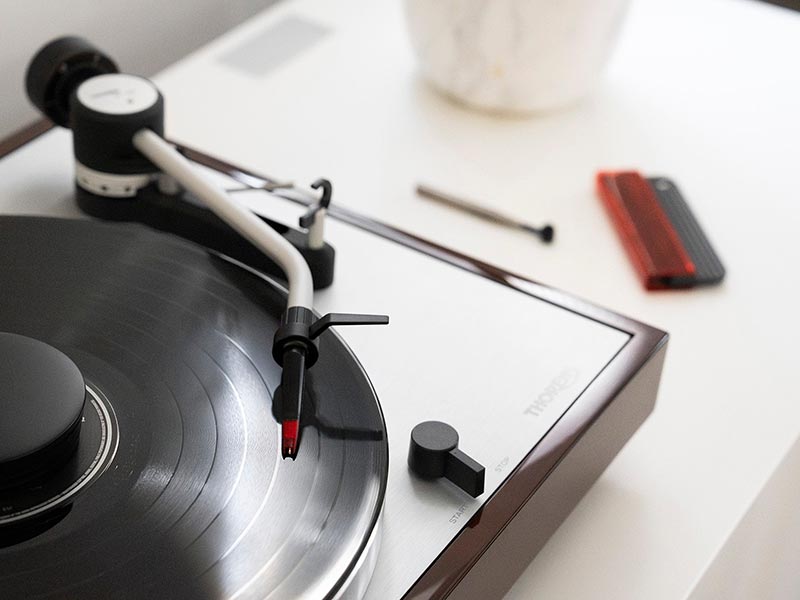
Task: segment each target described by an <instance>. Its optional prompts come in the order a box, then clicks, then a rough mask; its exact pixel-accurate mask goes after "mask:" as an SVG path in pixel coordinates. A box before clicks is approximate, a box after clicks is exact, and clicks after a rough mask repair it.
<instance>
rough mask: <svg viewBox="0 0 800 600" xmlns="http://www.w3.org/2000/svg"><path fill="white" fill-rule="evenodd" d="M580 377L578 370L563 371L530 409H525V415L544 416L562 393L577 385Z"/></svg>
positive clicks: (529, 406)
mask: <svg viewBox="0 0 800 600" xmlns="http://www.w3.org/2000/svg"><path fill="white" fill-rule="evenodd" d="M578 375H579V372H578V369H572V368H569V369H564V370H563V371H561V373H559V374H558V375H556V376H555V378H553V381H551V382H550V385H548V386H547V387H546V388H544V391H543V392H542V393H541V394H539V395H538V396H537V397H536V400H534V401H533V402H532V403H531V404H529V405H528V408H526V409H525V414H526V415H533V416H534V417H538V416H540V415H542V414H543V413H544V411H545V410H547V407H548V406H550V404H551V403H552V402H553V401H554V400H555V399H556V398H558V396H559V395H560V394H561V392H563V391H564V390H566V389H568V388H569V387H570V386H572V384H573V383H575V381H576V380H577V379H578Z"/></svg>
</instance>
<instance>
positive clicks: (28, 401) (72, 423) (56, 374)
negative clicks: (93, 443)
mask: <svg viewBox="0 0 800 600" xmlns="http://www.w3.org/2000/svg"><path fill="white" fill-rule="evenodd" d="M85 399H86V387H85V384H84V380H83V375H81V372H80V370H79V369H78V367H77V366H76V365H75V363H73V362H72V361H71V360H70V359H69V358H68V357H67V356H66V355H65V354H64V353H62V352H61V351H60V350H57V349H56V348H53V347H52V346H49V345H47V344H45V343H44V342H40V341H38V340H34V339H32V338H29V337H25V336H22V335H16V334H13V333H2V332H0V490H3V489H7V488H10V487H15V486H17V485H22V484H25V483H28V482H30V481H33V480H37V479H40V478H42V477H44V476H46V475H47V474H48V473H50V472H52V471H54V470H56V469H58V468H60V467H61V466H63V465H64V463H66V461H67V460H68V459H69V458H70V457H71V456H72V455H73V453H74V452H75V449H76V448H77V445H78V439H79V435H80V426H81V418H82V414H83V407H84V402H85Z"/></svg>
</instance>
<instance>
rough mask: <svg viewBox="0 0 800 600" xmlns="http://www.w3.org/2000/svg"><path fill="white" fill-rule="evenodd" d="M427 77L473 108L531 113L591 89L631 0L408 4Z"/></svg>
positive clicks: (426, 0) (427, 0) (424, 0)
mask: <svg viewBox="0 0 800 600" xmlns="http://www.w3.org/2000/svg"><path fill="white" fill-rule="evenodd" d="M404 1H405V6H406V17H407V21H408V29H409V34H410V37H411V42H412V45H413V46H414V50H415V52H416V54H417V58H418V60H419V65H420V69H421V70H422V73H423V74H424V76H425V77H426V78H427V79H428V80H429V81H430V82H431V83H432V84H433V85H434V86H435V87H436V88H438V89H439V90H441V91H443V92H444V93H445V94H447V95H449V96H452V97H454V98H456V99H458V100H460V101H462V102H464V103H466V104H467V105H469V106H474V107H477V108H481V109H485V110H490V111H494V112H505V113H530V112H537V111H544V110H548V109H553V108H558V107H560V106H564V105H567V104H570V103H572V102H574V101H576V100H578V99H579V98H581V97H582V96H584V95H585V94H587V92H589V91H590V90H591V88H592V87H593V85H594V84H595V83H596V82H597V80H598V78H599V77H600V75H601V74H602V71H603V67H604V66H605V63H606V61H607V59H608V57H609V55H610V53H611V50H612V49H613V46H614V42H615V41H616V38H617V37H618V34H619V30H620V26H621V24H622V20H623V17H624V15H625V12H626V9H627V7H628V3H629V0H404Z"/></svg>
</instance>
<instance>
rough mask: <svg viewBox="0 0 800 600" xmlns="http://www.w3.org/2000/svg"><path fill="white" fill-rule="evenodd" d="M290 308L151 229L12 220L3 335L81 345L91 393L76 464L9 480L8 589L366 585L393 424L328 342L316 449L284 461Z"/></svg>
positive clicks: (316, 410)
mask: <svg viewBox="0 0 800 600" xmlns="http://www.w3.org/2000/svg"><path fill="white" fill-rule="evenodd" d="M284 304H285V296H284V292H283V290H281V289H280V288H279V287H277V286H276V285H274V284H273V283H271V282H269V281H268V280H265V279H264V278H262V277H261V276H259V275H257V274H255V273H253V272H251V271H249V270H247V269H245V268H243V267H241V266H239V265H237V264H233V263H232V262H230V261H228V260H226V259H224V258H221V257H219V256H217V255H214V254H213V253H210V252H208V251H206V250H204V249H203V248H201V247H199V246H194V245H192V244H189V243H186V242H183V241H180V240H177V239H174V238H172V237H169V236H166V235H163V234H159V233H154V232H152V231H150V230H148V229H145V228H144V227H140V226H136V225H118V224H100V223H94V222H89V221H75V220H62V219H43V218H34V217H0V331H1V332H7V333H13V334H17V335H21V336H26V337H28V338H33V339H35V340H39V341H41V342H44V343H45V344H48V345H49V346H52V347H53V348H56V349H57V350H59V351H61V352H62V353H64V354H65V355H66V356H67V357H69V359H71V361H73V362H74V364H75V365H77V367H78V369H79V370H80V372H81V374H82V376H83V379H84V381H85V385H86V390H87V395H86V402H85V405H84V409H83V423H82V427H81V432H80V439H79V442H78V444H77V450H76V451H75V453H74V456H72V457H71V458H70V459H69V460H68V461H67V463H66V465H65V466H63V467H60V468H59V469H58V470H57V472H55V473H51V474H48V476H47V477H46V478H45V479H44V480H36V481H34V482H26V483H25V484H24V485H17V486H15V487H13V486H12V487H11V488H9V489H4V488H3V487H2V486H0V592H1V593H0V596H2V597H3V598H4V599H12V598H14V599H15V598H39V597H48V598H49V597H74V598H82V599H88V598H108V597H114V598H128V597H136V598H140V597H169V598H193V599H205V598H208V599H211V598H234V597H235V598H276V599H277V598H297V597H301V596H302V597H320V598H323V597H339V596H341V595H344V594H346V593H348V592H352V591H353V590H354V589H355V587H356V586H361V585H364V580H365V579H366V580H368V579H369V574H370V572H371V567H372V564H373V559H374V554H375V552H376V551H377V537H378V528H379V516H380V512H381V508H382V504H383V497H384V492H385V489H386V477H387V468H388V450H387V441H386V434H385V426H384V423H383V416H382V414H381V410H380V406H379V404H378V401H377V398H376V396H375V393H374V391H373V389H372V386H371V384H370V382H369V379H368V378H367V376H366V374H365V373H364V372H363V370H362V368H361V366H360V365H359V363H358V361H357V360H356V358H355V357H354V356H353V355H352V353H351V352H350V350H349V349H348V348H347V347H346V346H345V344H344V343H343V342H342V341H341V339H340V338H338V337H337V336H336V335H335V334H334V333H331V332H329V333H326V334H324V335H323V336H322V337H321V338H320V344H321V347H322V351H321V353H320V360H319V362H318V363H317V364H316V365H315V366H314V367H313V368H312V369H310V370H309V372H308V378H307V388H306V389H307V398H305V399H304V402H303V410H304V415H303V419H302V422H303V423H304V429H303V431H302V436H303V444H302V447H301V450H300V454H299V456H298V458H297V460H296V461H294V462H292V461H284V460H282V459H281V452H280V447H279V441H280V438H279V425H278V423H277V422H276V419H275V417H274V416H273V399H274V398H275V390H276V387H277V385H278V383H279V380H280V371H279V368H278V366H277V365H276V364H274V362H273V359H272V356H271V353H270V344H271V340H272V337H273V335H274V332H275V330H276V329H277V327H278V324H279V316H280V314H281V312H282V310H283V307H284ZM277 401H278V400H276V402H277ZM3 403H4V400H3V398H0V411H2V410H3V408H4V404H3ZM306 411H307V413H306ZM0 414H1V413H0Z"/></svg>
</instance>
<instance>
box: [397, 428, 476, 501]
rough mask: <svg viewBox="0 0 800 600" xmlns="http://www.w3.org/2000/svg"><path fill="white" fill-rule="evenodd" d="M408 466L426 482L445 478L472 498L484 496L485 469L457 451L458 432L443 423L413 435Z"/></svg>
mask: <svg viewBox="0 0 800 600" xmlns="http://www.w3.org/2000/svg"><path fill="white" fill-rule="evenodd" d="M408 466H409V467H410V468H411V470H412V471H413V472H414V473H415V474H417V475H418V476H419V477H422V478H423V479H438V478H439V477H446V478H447V479H449V480H450V481H452V482H453V483H454V484H456V485H457V486H458V487H460V488H461V489H462V490H464V491H465V492H467V493H468V494H469V495H470V496H472V497H473V498H477V497H478V496H480V495H481V494H482V493H483V485H484V476H485V469H484V468H483V465H481V464H479V463H478V462H476V461H475V460H473V459H472V458H470V457H469V456H467V455H466V454H464V453H463V452H462V451H461V450H459V449H458V432H457V431H456V430H455V429H453V427H451V426H450V425H448V424H447V423H442V422H441V421H425V422H424V423H420V424H419V425H417V426H416V427H414V429H413V430H412V431H411V444H410V445H409V448H408Z"/></svg>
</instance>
